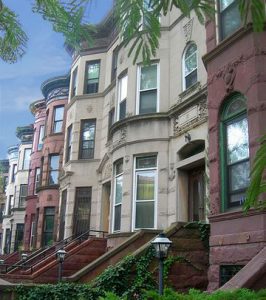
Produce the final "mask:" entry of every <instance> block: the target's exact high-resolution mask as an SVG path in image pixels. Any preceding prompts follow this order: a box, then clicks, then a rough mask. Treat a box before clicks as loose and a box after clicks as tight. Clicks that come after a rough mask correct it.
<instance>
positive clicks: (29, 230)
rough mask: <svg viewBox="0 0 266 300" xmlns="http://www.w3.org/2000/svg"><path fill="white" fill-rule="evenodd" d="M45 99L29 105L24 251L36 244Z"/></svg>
mask: <svg viewBox="0 0 266 300" xmlns="http://www.w3.org/2000/svg"><path fill="white" fill-rule="evenodd" d="M45 106H46V103H45V100H44V99H43V100H37V101H35V102H33V103H32V104H31V105H30V110H31V112H32V114H33V115H34V117H35V122H34V135H33V145H32V153H31V158H30V170H29V181H28V196H27V198H26V200H27V201H26V212H25V231H24V248H25V250H26V251H28V250H31V249H33V248H35V244H36V240H35V237H36V205H37V201H38V194H37V188H38V185H39V182H38V181H39V179H40V168H41V157H42V147H43V141H42V138H43V129H44V124H45V116H46V114H45Z"/></svg>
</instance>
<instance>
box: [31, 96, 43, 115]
mask: <svg viewBox="0 0 266 300" xmlns="http://www.w3.org/2000/svg"><path fill="white" fill-rule="evenodd" d="M45 107H46V102H45V99H41V100H36V101H34V102H32V103H31V104H30V111H31V113H32V114H33V115H34V116H35V115H36V113H38V112H40V111H41V110H43V109H45Z"/></svg>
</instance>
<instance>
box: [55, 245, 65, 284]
mask: <svg viewBox="0 0 266 300" xmlns="http://www.w3.org/2000/svg"><path fill="white" fill-rule="evenodd" d="M66 254H67V252H66V251H65V250H64V249H59V250H58V251H57V252H56V258H57V260H58V261H59V266H58V282H60V281H61V280H62V273H63V262H64V260H65V256H66Z"/></svg>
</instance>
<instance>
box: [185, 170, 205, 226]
mask: <svg viewBox="0 0 266 300" xmlns="http://www.w3.org/2000/svg"><path fill="white" fill-rule="evenodd" d="M188 176H189V178H188V195H189V203H188V204H189V205H188V209H189V211H188V217H189V221H203V220H205V201H204V199H205V180H204V168H197V169H193V170H191V171H190V172H189V175H188Z"/></svg>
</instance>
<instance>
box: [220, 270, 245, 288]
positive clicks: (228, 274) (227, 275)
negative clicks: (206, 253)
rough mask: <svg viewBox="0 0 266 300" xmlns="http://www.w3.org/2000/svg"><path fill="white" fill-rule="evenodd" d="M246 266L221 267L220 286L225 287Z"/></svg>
mask: <svg viewBox="0 0 266 300" xmlns="http://www.w3.org/2000/svg"><path fill="white" fill-rule="evenodd" d="M243 267H244V265H221V266H220V286H223V285H224V284H225V283H226V282H227V281H229V280H230V279H231V278H232V277H234V276H235V275H236V273H238V272H239V271H240V270H241V269H242V268H243Z"/></svg>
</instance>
